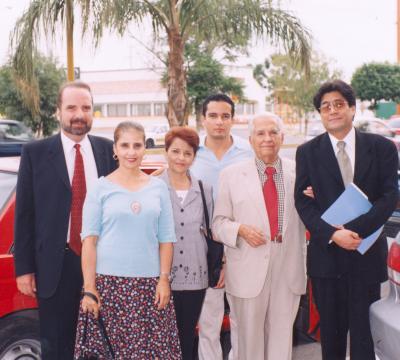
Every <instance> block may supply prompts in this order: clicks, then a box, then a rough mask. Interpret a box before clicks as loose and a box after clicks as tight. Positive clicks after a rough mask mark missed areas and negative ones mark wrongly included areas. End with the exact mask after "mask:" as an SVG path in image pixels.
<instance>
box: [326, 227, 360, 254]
mask: <svg viewBox="0 0 400 360" xmlns="http://www.w3.org/2000/svg"><path fill="white" fill-rule="evenodd" d="M332 240H333V242H334V243H335V244H336V245H338V246H340V247H341V248H343V249H346V250H356V249H357V248H358V246H359V245H360V244H361V240H362V239H361V238H360V237H359V236H358V234H357V233H355V232H354V231H351V230H347V229H340V230H337V231H335V232H334V233H333V235H332Z"/></svg>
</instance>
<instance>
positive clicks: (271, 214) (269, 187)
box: [263, 167, 279, 239]
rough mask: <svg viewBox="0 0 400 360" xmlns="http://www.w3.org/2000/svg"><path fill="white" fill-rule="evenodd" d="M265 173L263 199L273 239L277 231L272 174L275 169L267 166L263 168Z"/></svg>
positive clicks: (276, 206)
mask: <svg viewBox="0 0 400 360" xmlns="http://www.w3.org/2000/svg"><path fill="white" fill-rule="evenodd" d="M265 173H266V174H267V181H266V182H265V183H264V188H263V192H264V200H265V206H266V208H267V213H268V220H269V228H270V231H271V239H274V238H275V236H276V235H278V232H279V223H278V192H277V190H276V185H275V181H274V174H275V173H276V170H275V168H274V167H267V168H266V169H265Z"/></svg>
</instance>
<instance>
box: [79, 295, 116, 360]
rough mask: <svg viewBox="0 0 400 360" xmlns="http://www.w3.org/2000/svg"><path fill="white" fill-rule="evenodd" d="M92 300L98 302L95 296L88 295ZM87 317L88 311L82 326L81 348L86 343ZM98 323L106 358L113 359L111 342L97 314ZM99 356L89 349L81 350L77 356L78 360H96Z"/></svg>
mask: <svg viewBox="0 0 400 360" xmlns="http://www.w3.org/2000/svg"><path fill="white" fill-rule="evenodd" d="M85 294H86V295H88V293H85ZM90 297H91V298H92V299H93V300H95V301H96V302H97V303H98V299H97V297H96V296H94V295H93V296H90ZM88 319H89V313H86V318H85V326H84V327H83V336H82V348H83V349H85V344H86V339H87V326H88ZM97 321H98V324H99V329H100V333H101V336H102V338H103V341H104V345H105V347H106V349H107V350H108V357H107V359H111V360H114V359H115V354H114V351H113V348H112V346H111V342H110V339H109V338H108V336H107V332H106V327H105V325H104V322H103V319H102V318H101V316H100V313H99V316H98V319H97ZM98 359H99V357H98V356H97V354H94V353H92V352H90V350H86V351H85V350H83V353H82V354H81V355H80V356H79V358H78V360H98Z"/></svg>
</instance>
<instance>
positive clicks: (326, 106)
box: [319, 99, 347, 114]
mask: <svg viewBox="0 0 400 360" xmlns="http://www.w3.org/2000/svg"><path fill="white" fill-rule="evenodd" d="M346 104H347V103H346V101H345V100H342V99H337V100H333V101H332V102H326V103H323V104H322V105H321V107H320V108H319V111H320V112H321V113H323V114H328V113H330V112H331V110H332V108H333V109H334V110H335V111H338V110H341V109H343V108H344V107H345V106H346Z"/></svg>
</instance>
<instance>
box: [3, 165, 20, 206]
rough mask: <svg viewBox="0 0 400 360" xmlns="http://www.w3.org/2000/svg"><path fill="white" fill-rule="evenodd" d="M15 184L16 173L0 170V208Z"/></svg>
mask: <svg viewBox="0 0 400 360" xmlns="http://www.w3.org/2000/svg"><path fill="white" fill-rule="evenodd" d="M16 184H17V174H13V173H7V172H0V209H2V208H3V206H4V205H5V203H6V202H7V200H8V199H9V197H10V195H11V193H12V191H13V190H14V188H15V185H16Z"/></svg>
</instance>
